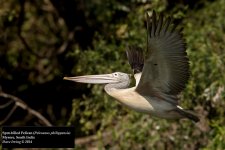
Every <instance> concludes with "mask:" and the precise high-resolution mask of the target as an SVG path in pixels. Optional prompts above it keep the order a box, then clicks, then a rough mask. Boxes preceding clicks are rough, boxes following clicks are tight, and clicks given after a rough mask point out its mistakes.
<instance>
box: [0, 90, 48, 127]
mask: <svg viewBox="0 0 225 150" xmlns="http://www.w3.org/2000/svg"><path fill="white" fill-rule="evenodd" d="M0 97H3V98H6V99H9V101H14V103H15V106H14V107H13V109H12V110H11V111H10V112H9V114H8V115H7V116H6V117H5V118H4V119H3V120H2V121H0V124H3V123H4V122H6V121H7V120H8V119H9V118H10V116H11V115H12V114H13V112H14V111H15V109H16V108H17V107H20V108H22V109H24V110H26V111H28V113H30V114H32V115H33V116H35V117H37V118H38V119H39V120H40V121H42V123H43V124H45V125H46V126H52V124H51V123H50V122H49V121H48V120H47V119H46V118H45V117H44V116H43V115H42V114H40V113H39V112H38V111H36V110H34V109H32V108H30V107H29V106H28V105H27V104H26V103H25V102H24V101H23V100H21V99H20V98H18V97H16V96H13V95H10V94H7V93H4V92H2V91H0ZM7 104H8V103H7ZM4 106H6V104H4Z"/></svg>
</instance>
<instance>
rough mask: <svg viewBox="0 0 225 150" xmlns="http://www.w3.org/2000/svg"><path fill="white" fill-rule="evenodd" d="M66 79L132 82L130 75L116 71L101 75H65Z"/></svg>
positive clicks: (97, 81) (104, 82) (93, 81)
mask: <svg viewBox="0 0 225 150" xmlns="http://www.w3.org/2000/svg"><path fill="white" fill-rule="evenodd" d="M63 79H64V80H70V81H74V82H79V83H91V84H119V83H127V84H128V85H129V83H130V75H129V74H126V73H122V72H114V73H111V74H101V75H85V76H77V77H64V78H63Z"/></svg>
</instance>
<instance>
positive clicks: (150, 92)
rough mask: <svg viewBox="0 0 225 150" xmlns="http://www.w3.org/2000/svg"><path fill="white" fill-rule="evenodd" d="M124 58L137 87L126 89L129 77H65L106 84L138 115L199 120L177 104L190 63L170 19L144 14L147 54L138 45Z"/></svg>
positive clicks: (106, 88) (108, 88)
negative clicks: (138, 113)
mask: <svg viewBox="0 0 225 150" xmlns="http://www.w3.org/2000/svg"><path fill="white" fill-rule="evenodd" d="M126 53H127V57H128V61H129V64H130V65H131V68H132V69H133V72H134V77H135V80H136V86H135V87H131V88H129V84H130V76H129V75H128V74H126V73H122V72H115V73H112V74H103V75H86V76H77V77H64V79H65V80H71V81H75V82H80V83H92V84H106V85H105V88H104V89H105V91H106V92H107V93H108V94H109V95H110V96H112V97H114V98H115V99H117V101H118V102H120V103H121V104H123V105H125V106H127V107H129V108H131V109H133V110H136V111H138V112H143V113H148V114H151V115H153V116H156V117H160V118H166V119H180V118H189V119H191V120H193V121H195V122H197V121H199V118H198V117H197V116H195V115H194V114H192V113H191V112H189V111H187V110H184V109H183V108H182V107H181V106H179V105H178V94H180V92H181V91H182V90H183V89H184V88H185V85H186V83H187V81H188V78H189V62H188V58H187V53H186V49H185V42H184V39H183V37H182V34H181V31H180V30H178V29H176V28H175V26H174V25H173V24H172V22H171V18H170V17H168V18H166V19H165V18H164V17H163V15H162V14H160V15H159V17H157V16H156V13H155V12H154V11H153V13H152V16H151V17H150V15H149V14H147V54H146V57H145V58H144V52H143V50H142V49H141V48H138V47H137V46H130V47H128V49H127V51H126Z"/></svg>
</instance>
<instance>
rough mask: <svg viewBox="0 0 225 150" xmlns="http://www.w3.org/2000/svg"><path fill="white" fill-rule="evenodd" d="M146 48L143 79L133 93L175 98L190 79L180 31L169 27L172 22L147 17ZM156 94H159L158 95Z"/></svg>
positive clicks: (160, 17)
mask: <svg viewBox="0 0 225 150" xmlns="http://www.w3.org/2000/svg"><path fill="white" fill-rule="evenodd" d="M147 32H148V33H147V34H148V38H147V48H148V54H147V58H146V61H145V63H144V67H143V71H142V76H141V79H140V82H139V84H138V86H137V88H136V91H137V92H139V93H140V94H143V95H153V96H157V95H158V96H159V94H158V93H162V94H161V95H163V94H165V95H171V96H172V95H177V94H179V93H180V92H181V91H182V90H183V89H184V88H185V84H186V83H187V81H188V78H189V62H188V58H187V53H186V48H185V42H184V39H183V37H182V34H181V33H180V31H179V30H176V29H175V27H174V25H173V24H171V19H170V18H167V19H166V20H164V19H163V16H162V15H161V14H160V16H159V19H158V20H157V17H156V14H155V12H154V11H153V14H152V18H150V17H149V15H148V14H147ZM157 92H158V93H157Z"/></svg>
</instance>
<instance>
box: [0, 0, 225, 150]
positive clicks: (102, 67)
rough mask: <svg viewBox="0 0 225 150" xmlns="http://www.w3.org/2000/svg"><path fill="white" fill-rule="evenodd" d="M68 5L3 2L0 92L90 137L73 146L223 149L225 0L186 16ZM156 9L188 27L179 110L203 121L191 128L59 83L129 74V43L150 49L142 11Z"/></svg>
mask: <svg viewBox="0 0 225 150" xmlns="http://www.w3.org/2000/svg"><path fill="white" fill-rule="evenodd" d="M71 3H75V4H76V7H75V8H73V7H71V5H70V2H68V3H67V2H62V3H60V5H59V4H58V3H56V2H54V1H38V0H36V1H32V2H31V1H15V0H10V1H5V2H0V43H1V44H0V86H1V87H2V89H3V91H5V92H8V93H10V94H13V95H16V96H18V97H21V99H23V100H24V101H25V102H26V103H28V104H29V105H30V106H31V107H32V108H34V109H37V110H39V111H40V112H41V113H42V114H43V115H45V116H46V117H47V118H48V119H49V120H50V122H52V123H53V124H54V125H73V126H75V129H76V135H77V138H81V137H85V136H87V137H90V135H95V138H94V139H93V140H91V141H90V142H87V143H86V144H84V145H78V146H77V149H85V148H90V147H95V148H99V149H153V150H154V149H186V150H189V149H204V150H211V149H225V143H224V141H225V126H224V124H225V117H224V115H225V109H224V106H225V89H224V88H225V87H224V85H225V73H224V72H225V19H224V16H225V1H224V0H215V1H214V2H204V3H203V2H202V3H199V4H201V7H199V6H200V5H197V4H196V5H197V6H198V7H192V9H189V7H188V6H187V5H177V6H175V7H173V8H167V5H166V1H158V0H154V1H151V2H145V1H141V0H140V1H139V0H132V1H130V2H120V1H117V0H112V1H110V0H106V1H104V2H103V1H102V0H96V1H78V0H75V1H73V2H71ZM203 4H204V5H203ZM60 6H61V7H60ZM170 7H171V5H170ZM23 9H24V10H23ZM152 9H154V10H156V12H163V13H164V15H165V16H167V15H171V14H173V17H174V18H175V20H174V21H175V23H180V24H181V26H183V27H184V30H183V35H184V38H185V40H186V43H187V53H188V56H189V59H190V67H191V77H190V80H189V82H188V85H187V87H186V89H185V91H184V92H183V93H182V94H181V96H180V97H181V101H180V103H181V105H182V106H183V107H184V108H187V109H192V110H194V111H195V112H196V114H198V115H199V117H200V118H201V121H200V122H199V123H197V124H194V123H192V122H190V121H189V120H180V121H171V120H163V119H158V118H153V117H152V116H150V115H146V114H141V113H137V112H134V111H132V110H129V109H127V108H125V107H124V106H121V105H120V104H118V103H117V102H116V101H115V100H114V99H113V98H111V97H109V96H108V95H107V94H106V93H105V92H104V90H103V86H101V85H85V84H78V83H70V82H68V81H62V78H63V76H77V75H86V74H102V73H111V72H115V71H121V72H126V73H132V70H131V69H130V66H129V64H128V61H127V58H126V53H125V50H126V47H127V46H128V45H134V44H136V45H138V46H139V47H142V48H143V49H146V37H147V36H146V22H145V20H146V18H145V17H146V15H145V13H146V10H149V12H150V13H151V12H152V11H151V10H152ZM70 13H74V14H73V15H68V14H70ZM66 14H67V15H66ZM73 17H75V18H73ZM71 19H74V21H69V20H71ZM0 100H1V99H0ZM71 107H72V108H71ZM1 111H2V110H1V109H0V113H1ZM17 115H18V116H19V115H21V116H23V115H24V114H19V113H18V114H17ZM21 118H22V119H21ZM32 121H33V120H32V119H29V117H28V118H26V117H24V118H23V117H19V119H18V118H17V117H15V118H13V119H12V120H9V121H8V122H6V124H7V125H12V124H14V125H15V124H16V125H30V124H31V125H36V124H37V122H35V121H34V122H32ZM90 139H91V138H90Z"/></svg>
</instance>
